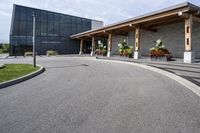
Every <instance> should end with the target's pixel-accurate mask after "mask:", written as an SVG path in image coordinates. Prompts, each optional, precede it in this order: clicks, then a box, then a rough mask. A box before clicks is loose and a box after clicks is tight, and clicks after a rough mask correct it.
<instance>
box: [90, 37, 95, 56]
mask: <svg viewBox="0 0 200 133" xmlns="http://www.w3.org/2000/svg"><path fill="white" fill-rule="evenodd" d="M95 45H96V44H95V37H92V49H91V54H90V55H91V56H93V55H94V54H95Z"/></svg>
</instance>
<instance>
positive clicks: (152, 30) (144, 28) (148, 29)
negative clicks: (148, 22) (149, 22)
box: [142, 27, 158, 32]
mask: <svg viewBox="0 0 200 133" xmlns="http://www.w3.org/2000/svg"><path fill="white" fill-rule="evenodd" d="M142 29H143V30H147V31H151V32H158V30H157V29H153V28H150V27H142Z"/></svg>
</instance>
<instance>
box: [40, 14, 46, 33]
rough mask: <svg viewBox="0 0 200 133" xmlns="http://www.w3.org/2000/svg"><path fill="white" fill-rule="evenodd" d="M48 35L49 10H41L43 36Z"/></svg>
mask: <svg viewBox="0 0 200 133" xmlns="http://www.w3.org/2000/svg"><path fill="white" fill-rule="evenodd" d="M46 35H47V12H46V11H41V36H46Z"/></svg>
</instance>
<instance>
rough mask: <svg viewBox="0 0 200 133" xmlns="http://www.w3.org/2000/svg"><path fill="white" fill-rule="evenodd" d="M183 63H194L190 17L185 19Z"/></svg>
mask: <svg viewBox="0 0 200 133" xmlns="http://www.w3.org/2000/svg"><path fill="white" fill-rule="evenodd" d="M183 61H184V63H193V62H195V53H194V52H193V51H192V15H190V16H189V18H186V19H185V52H184V59H183Z"/></svg>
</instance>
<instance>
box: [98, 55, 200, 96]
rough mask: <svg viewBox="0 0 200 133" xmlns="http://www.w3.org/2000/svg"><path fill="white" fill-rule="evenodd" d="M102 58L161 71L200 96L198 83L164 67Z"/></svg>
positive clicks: (160, 72) (157, 71)
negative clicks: (163, 68)
mask: <svg viewBox="0 0 200 133" xmlns="http://www.w3.org/2000/svg"><path fill="white" fill-rule="evenodd" d="M100 60H103V61H107V62H115V63H121V64H128V65H133V66H137V67H141V68H144V69H147V70H150V71H153V72H156V73H159V74H161V75H164V76H166V77H168V78H171V79H173V80H175V81H176V82H178V83H179V84H181V85H183V86H184V87H186V88H188V89H189V90H191V91H192V92H194V93H195V94H197V95H198V96H200V87H199V86H198V85H196V84H194V83H192V82H190V81H189V80H186V79H185V78H182V77H180V76H177V75H176V74H173V73H170V72H167V71H165V70H162V69H159V68H156V67H152V66H147V65H144V64H138V63H135V62H127V61H118V60H111V59H100Z"/></svg>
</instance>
